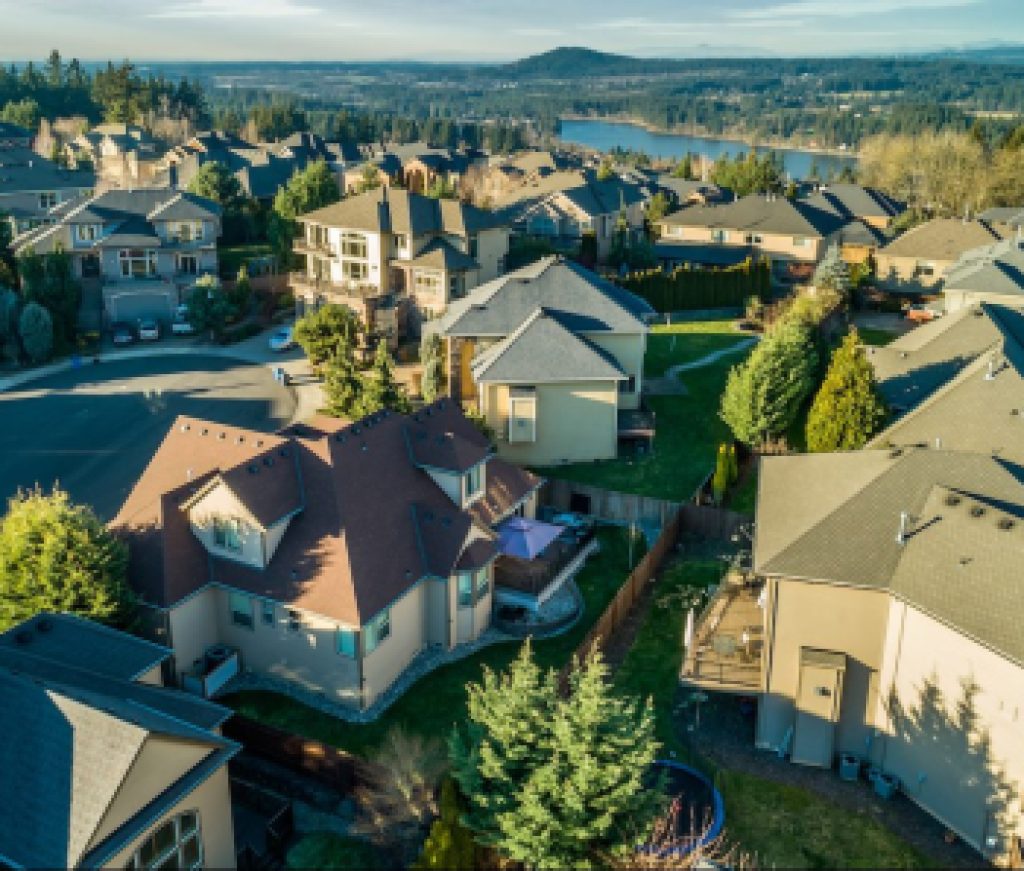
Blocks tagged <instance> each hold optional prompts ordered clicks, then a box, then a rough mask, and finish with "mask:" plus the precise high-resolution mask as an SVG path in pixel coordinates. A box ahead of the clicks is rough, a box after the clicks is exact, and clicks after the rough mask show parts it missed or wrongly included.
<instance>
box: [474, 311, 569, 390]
mask: <svg viewBox="0 0 1024 871" xmlns="http://www.w3.org/2000/svg"><path fill="white" fill-rule="evenodd" d="M543 317H549V315H548V313H547V310H546V309H545V308H544V306H537V307H536V308H535V309H534V310H533V311H532V312H530V314H528V315H527V316H526V319H525V320H524V321H523V322H522V323H521V324H520V325H519V326H518V327H516V328H515V329H514V330H513V331H512V332H511V333H509V334H508V335H507V336H505V338H503V339H502V340H501V341H500V342H498V343H497V344H496V345H494V348H493V349H492V348H488V349H487V351H485V352H484V354H481V355H480V356H481V357H483V356H484V355H485V354H487V352H488V351H492V350H494V351H496V353H494V354H492V355H490V356H488V357H487V362H486V364H485V365H484V367H483V368H482V369H480V370H478V371H477V372H475V373H474V377H476V378H479V377H480V376H481V375H484V374H485V373H486V372H487V370H488V369H490V368H491V367H492V366H493V365H494V364H495V363H497V362H498V360H500V359H501V358H502V356H504V354H505V353H506V352H507V351H508V350H509V348H511V347H512V346H513V345H514V344H515V343H516V342H517V341H518V339H519V338H520V336H522V335H523V333H525V332H526V331H527V330H528V329H529V328H530V327H531V326H532V325H533V324H534V323H535V322H536V321H537V320H538V319H539V318H543ZM559 326H560V327H561V328H562V329H563V330H565V331H566V332H569V330H566V328H565V327H564V326H563V325H562V324H559ZM498 349H500V350H498ZM472 365H473V364H472V362H470V368H472Z"/></svg>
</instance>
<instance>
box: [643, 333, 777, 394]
mask: <svg viewBox="0 0 1024 871" xmlns="http://www.w3.org/2000/svg"><path fill="white" fill-rule="evenodd" d="M760 338H761V337H760V336H751V337H749V338H746V339H743V340H742V341H739V342H737V343H736V344H735V345H730V346H729V347H728V348H722V349H721V350H719V351H712V352H711V353H710V354H705V355H704V356H703V357H699V358H697V359H696V360H691V361H690V362H689V363H676V364H675V365H674V366H669V367H668V369H666V370H665V374H664V375H661V376H660V377H657V378H647V379H646V380H645V381H644V392H645V393H647V394H648V395H650V396H685V395H686V387H685V386H684V385H683V384H681V383H680V381H679V376H680V375H681V374H682V373H683V372H688V371H690V370H691V369H700V368H701V367H703V366H710V365H711V364H712V363H717V362H718V361H719V360H721V359H722V358H723V357H726V356H728V355H730V354H737V353H739V352H740V351H745V350H746V349H747V348H749V347H750V346H751V345H754V344H756V343H757V342H758V341H760Z"/></svg>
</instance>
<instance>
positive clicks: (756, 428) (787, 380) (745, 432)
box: [719, 318, 818, 446]
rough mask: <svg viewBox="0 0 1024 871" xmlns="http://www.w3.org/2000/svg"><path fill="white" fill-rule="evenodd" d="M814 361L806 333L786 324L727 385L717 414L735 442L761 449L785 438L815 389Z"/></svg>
mask: <svg viewBox="0 0 1024 871" xmlns="http://www.w3.org/2000/svg"><path fill="white" fill-rule="evenodd" d="M817 365H818V355H817V351H816V350H815V348H814V344H813V342H812V341H811V339H810V334H809V332H808V330H807V328H806V327H805V326H804V325H803V324H801V323H799V322H798V321H796V320H795V319H790V318H785V319H783V320H782V321H780V322H779V324H778V325H777V326H776V327H775V328H774V329H773V330H772V331H771V332H769V333H768V334H767V335H766V336H765V337H764V339H762V340H761V342H760V343H759V344H758V346H757V347H756V348H754V351H753V353H752V354H751V355H750V357H748V358H747V360H746V361H745V362H744V363H740V364H738V365H736V366H734V367H733V368H732V369H731V370H730V372H729V377H728V379H727V380H726V384H725V392H724V393H723V394H722V406H721V410H720V412H719V414H720V416H721V418H722V420H724V421H725V423H726V424H727V425H728V426H729V429H730V430H732V433H733V436H735V438H736V439H737V440H738V441H741V442H743V443H744V444H747V445H752V446H756V445H760V444H763V443H764V442H765V441H767V440H768V439H770V438H773V437H777V436H780V435H782V434H783V433H785V432H786V430H787V429H788V428H789V426H790V424H792V423H793V421H794V420H795V419H796V415H797V414H798V413H799V411H800V408H801V406H802V405H803V403H804V401H805V400H806V399H807V396H808V394H809V393H810V391H811V389H812V387H813V385H814V372H815V369H816V367H817Z"/></svg>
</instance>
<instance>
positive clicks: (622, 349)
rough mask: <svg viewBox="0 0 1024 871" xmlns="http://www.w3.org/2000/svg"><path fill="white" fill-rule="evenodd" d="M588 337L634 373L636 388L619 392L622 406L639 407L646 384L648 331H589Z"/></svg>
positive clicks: (628, 370) (626, 371)
mask: <svg viewBox="0 0 1024 871" xmlns="http://www.w3.org/2000/svg"><path fill="white" fill-rule="evenodd" d="M585 336H586V338H587V339H588V340H589V341H590V342H593V344H595V345H597V347H599V348H601V349H602V350H603V351H607V352H608V353H609V354H611V356H612V357H614V358H615V362H617V363H618V364H619V366H620V367H621V368H622V371H623V372H625V373H626V374H627V375H632V376H633V378H634V379H635V382H636V389H635V390H634V391H633V392H632V393H619V399H618V403H619V407H620V408H639V407H640V394H641V391H642V390H643V386H644V353H645V351H646V348H647V334H646V333H635V334H629V333H607V332H605V333H587V334H585Z"/></svg>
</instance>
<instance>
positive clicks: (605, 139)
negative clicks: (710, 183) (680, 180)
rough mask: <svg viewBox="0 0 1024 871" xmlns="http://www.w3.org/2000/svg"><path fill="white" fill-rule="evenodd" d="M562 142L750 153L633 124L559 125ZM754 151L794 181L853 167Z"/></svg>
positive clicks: (823, 158) (819, 157)
mask: <svg viewBox="0 0 1024 871" xmlns="http://www.w3.org/2000/svg"><path fill="white" fill-rule="evenodd" d="M561 139H562V141H563V142H571V143H574V144H576V145H583V146H586V147H588V148H595V149H597V150H598V151H610V150H611V149H613V148H615V147H619V148H629V149H632V150H633V151H643V152H645V153H646V154H649V155H650V156H651V157H654V158H658V157H663V158H675V159H682V158H683V157H684V156H685V155H687V154H704V155H707V156H708V157H709V158H711V159H712V160H714V159H715V158H717V157H721V156H722V155H723V154H728V155H729V156H730V157H731V156H734V155H736V154H739V153H746V152H748V151H750V145H749V144H748V143H746V142H739V141H736V140H730V139H707V138H705V137H703V136H686V135H685V134H680V133H652V132H651V131H650V130H647V129H645V128H644V127H640V126H638V125H636V124H627V123H623V122H617V121H598V120H586V121H562V133H561ZM757 151H758V152H759V153H763V152H766V151H776V152H778V153H779V154H780V155H782V160H783V165H784V166H785V168H786V172H787V173H788V174H789V175H790V176H792V177H793V178H807V177H808V176H810V175H811V168H812V166H813V165H814V164H817V166H818V174H819V176H820V177H821V178H823V179H826V178H828V177H829V174H830V173H832V174H835V175H838V174H839V173H840V172H841V171H842V169H843V167H844V166H852V165H855V164H856V162H857V161H856V158H854V157H839V156H836V155H831V154H814V153H812V152H809V151H797V150H794V149H791V148H762V147H758V149H757Z"/></svg>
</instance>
